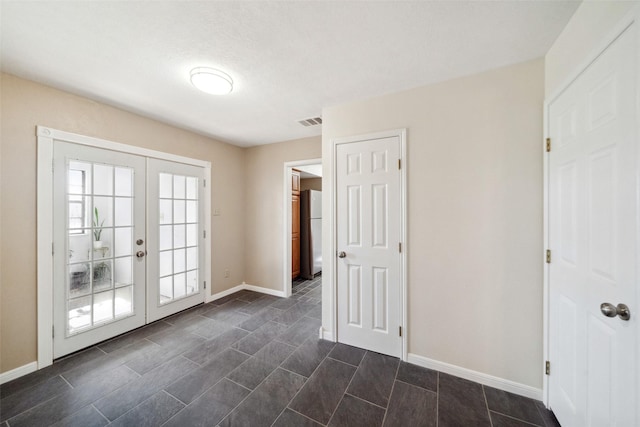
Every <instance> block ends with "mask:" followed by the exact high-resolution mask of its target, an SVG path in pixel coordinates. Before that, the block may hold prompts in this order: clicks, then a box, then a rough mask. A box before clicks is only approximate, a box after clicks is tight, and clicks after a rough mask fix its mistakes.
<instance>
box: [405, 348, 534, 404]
mask: <svg viewBox="0 0 640 427" xmlns="http://www.w3.org/2000/svg"><path fill="white" fill-rule="evenodd" d="M407 361H408V362H409V363H413V364H414V365H418V366H422V367H424V368H429V369H434V370H436V371H440V372H444V373H446V374H451V375H454V376H456V377H460V378H464V379H467V380H470V381H475V382H477V383H480V384H484V385H487V386H489V387H493V388H497V389H499V390H504V391H508V392H510V393H514V394H517V395H520V396H525V397H528V398H531V399H536V400H542V389H539V388H535V387H531V386H528V385H525V384H520V383H517V382H514V381H510V380H505V379H503V378H498V377H494V376H493V375H489V374H484V373H482V372H477V371H473V370H471V369H467V368H462V367H460V366H456V365H451V364H449V363H445V362H439V361H437V360H433V359H429V358H427V357H424V356H419V355H417V354H412V353H409V355H408V358H407Z"/></svg>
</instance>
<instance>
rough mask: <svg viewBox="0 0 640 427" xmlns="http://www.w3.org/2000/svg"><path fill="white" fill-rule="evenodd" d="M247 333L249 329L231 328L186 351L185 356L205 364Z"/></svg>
mask: <svg viewBox="0 0 640 427" xmlns="http://www.w3.org/2000/svg"><path fill="white" fill-rule="evenodd" d="M247 335H249V333H248V332H247V331H243V330H242V329H238V328H231V329H230V330H228V331H227V332H223V333H222V334H220V335H218V336H217V337H215V338H212V339H210V340H207V341H205V342H203V343H202V344H200V345H198V346H197V347H195V348H193V349H191V350H188V351H186V352H184V354H183V356H184V357H186V358H187V359H190V360H193V361H194V362H196V363H199V364H201V365H204V364H205V363H207V361H209V360H210V359H212V358H214V357H215V356H216V355H217V354H218V353H220V352H222V351H224V350H226V349H227V348H228V347H229V346H231V345H232V344H234V343H235V342H236V341H238V340H240V339H242V338H244V337H246V336H247Z"/></svg>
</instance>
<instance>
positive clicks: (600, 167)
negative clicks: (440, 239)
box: [549, 24, 640, 427]
mask: <svg viewBox="0 0 640 427" xmlns="http://www.w3.org/2000/svg"><path fill="white" fill-rule="evenodd" d="M636 27H637V24H633V25H632V26H631V27H629V28H627V30H626V31H625V32H624V33H623V34H622V35H621V36H619V37H618V39H617V40H616V41H615V42H614V43H612V44H611V45H610V46H609V47H608V48H607V49H606V50H605V51H604V52H603V53H602V54H601V55H600V56H599V57H598V58H597V60H596V61H595V62H593V63H592V64H591V65H590V66H589V67H588V68H587V69H586V70H585V71H584V72H583V73H582V74H581V75H580V76H579V77H578V78H577V79H576V80H575V81H574V82H573V83H572V84H571V85H570V86H569V87H568V88H567V90H566V91H565V92H563V93H562V94H561V95H560V96H559V97H558V98H557V99H556V100H555V101H554V102H553V103H552V104H551V105H550V107H549V133H550V137H551V144H552V149H551V152H550V153H549V245H550V249H551V264H550V266H549V286H550V288H549V289H550V335H549V337H550V362H551V374H550V377H549V403H550V407H551V409H552V410H553V411H554V413H555V414H556V416H557V418H558V420H559V421H560V423H561V424H562V426H563V427H571V426H576V427H577V426H580V427H582V426H637V425H640V424H639V423H640V419H638V384H637V381H638V380H637V379H638V372H637V369H638V352H637V344H638V342H637V339H638V316H639V315H640V310H638V305H637V291H638V265H639V264H638V232H639V229H638V219H639V217H638V213H639V212H638V170H639V169H638V134H637V129H638V110H637V102H638V92H637V79H638V72H639V70H638V66H637V58H638V42H637V41H638V34H637V28H636ZM603 303H610V304H612V306H610V307H609V308H611V309H613V310H612V313H610V314H612V315H613V316H615V317H607V316H605V315H604V314H603V312H602V311H601V304H603ZM620 303H622V304H626V305H627V306H628V307H629V309H630V311H631V318H630V319H629V320H624V319H623V318H621V316H616V313H617V309H616V307H615V306H617V305H618V304H620Z"/></svg>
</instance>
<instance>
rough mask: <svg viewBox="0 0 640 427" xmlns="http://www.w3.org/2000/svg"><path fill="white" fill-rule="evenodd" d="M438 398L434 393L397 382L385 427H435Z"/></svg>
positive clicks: (390, 401)
mask: <svg viewBox="0 0 640 427" xmlns="http://www.w3.org/2000/svg"><path fill="white" fill-rule="evenodd" d="M437 405H438V397H437V394H436V393H434V392H430V391H427V390H425V389H423V388H420V387H416V386H413V385H410V384H405V383H403V382H401V381H396V382H395V384H394V386H393V392H392V393H391V399H390V400H389V407H388V409H387V415H386V417H385V420H384V425H385V427H404V426H415V427H435V426H436V425H437V421H438V412H437Z"/></svg>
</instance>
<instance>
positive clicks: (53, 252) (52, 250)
mask: <svg viewBox="0 0 640 427" xmlns="http://www.w3.org/2000/svg"><path fill="white" fill-rule="evenodd" d="M51 255H55V249H54V248H53V242H51Z"/></svg>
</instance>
